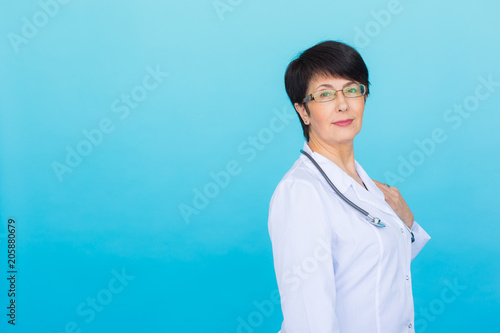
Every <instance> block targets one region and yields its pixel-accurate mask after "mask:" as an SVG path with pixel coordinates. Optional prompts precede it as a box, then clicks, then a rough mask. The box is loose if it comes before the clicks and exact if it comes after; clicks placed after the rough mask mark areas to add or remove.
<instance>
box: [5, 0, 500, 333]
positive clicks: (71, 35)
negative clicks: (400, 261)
mask: <svg viewBox="0 0 500 333" xmlns="http://www.w3.org/2000/svg"><path fill="white" fill-rule="evenodd" d="M43 4H46V5H43ZM43 7H44V8H45V12H47V13H48V14H44V12H43V11H44V9H43ZM57 7H58V8H57ZM391 10H392V12H391ZM499 10H500V5H499V3H498V2H495V1H492V0H490V1H479V2H477V3H476V4H472V3H469V2H457V1H450V0H447V1H439V2H431V1H429V0H421V1H409V0H401V1H400V2H397V1H396V2H394V1H386V0H383V1H379V0H377V1H361V0H360V1H357V2H356V3H353V2H334V1H273V2H269V1H262V0H252V1H248V0H222V1H210V0H206V1H158V0H156V1H154V0H146V1H140V2H139V1H137V2H136V1H112V2H102V1H77V0H73V1H68V3H66V4H59V5H58V6H54V1H51V0H42V1H41V2H40V3H39V2H37V1H34V0H28V1H22V2H11V1H9V2H2V4H1V5H0V22H1V24H0V36H1V37H2V38H1V39H0V43H1V46H0V53H1V54H0V57H1V59H2V66H0V78H1V80H0V117H1V118H0V135H1V141H0V144H1V146H0V191H1V192H0V195H1V203H0V218H1V221H2V223H1V226H2V229H1V230H0V237H1V238H0V239H1V241H0V247H1V249H2V250H1V251H0V253H2V255H1V258H2V259H1V260H0V263H1V264H0V267H1V276H2V278H1V281H2V282H1V283H0V288H1V289H0V295H2V297H1V298H0V300H1V302H2V304H1V306H0V308H1V309H3V310H2V311H1V312H2V313H1V316H0V318H2V320H1V323H0V326H1V327H2V331H5V332H10V331H18V332H53V333H56V332H57V333H59V332H78V330H81V332H109V331H111V332H227V333H229V332H277V331H278V330H279V328H280V325H281V320H282V314H281V310H280V308H279V305H276V304H275V303H272V304H274V305H273V306H270V305H269V304H271V303H270V302H271V301H272V300H273V297H272V295H273V291H275V290H276V288H277V285H276V278H275V276H274V269H273V261H272V252H271V243H270V240H269V236H268V231H267V214H268V207H269V200H270V198H271V195H272V193H273V191H274V188H275V187H276V185H277V184H278V182H279V180H280V179H281V177H282V176H283V175H284V174H285V172H286V171H287V170H288V169H289V168H290V167H291V165H292V163H293V162H294V161H295V160H296V159H297V158H298V156H299V149H300V148H302V144H303V137H302V132H301V128H300V124H299V121H298V119H297V118H296V116H295V115H294V111H293V109H292V106H291V104H290V103H289V101H288V99H287V96H286V93H285V90H284V85H283V75H284V71H285V69H286V66H287V65H288V63H289V62H290V61H291V60H292V59H293V58H294V57H295V56H296V55H297V54H298V52H300V51H302V50H304V49H306V48H308V47H310V46H312V45H314V44H315V43H317V42H319V41H322V40H326V39H334V40H340V41H344V42H346V43H349V44H350V45H352V46H354V47H356V48H357V49H358V50H359V51H360V53H361V54H362V56H363V58H364V60H365V62H366V63H367V65H368V68H369V70H370V80H371V83H372V86H371V95H370V97H369V98H368V101H367V104H366V108H365V118H364V123H363V129H362V131H361V133H360V134H359V135H358V136H357V137H356V139H355V157H356V159H357V160H358V161H359V162H360V163H361V165H362V166H363V167H364V168H365V170H366V171H367V172H368V174H369V175H370V176H371V177H372V178H373V179H376V180H379V181H383V182H386V181H387V182H390V183H391V184H392V185H395V186H397V187H398V188H399V189H400V191H401V192H402V194H403V196H404V198H405V199H406V201H407V203H408V204H409V205H410V207H411V209H412V211H413V212H414V214H415V218H416V220H417V221H418V222H419V223H420V224H421V225H422V226H423V227H424V228H425V230H426V231H427V232H428V233H429V234H430V235H431V236H432V239H431V241H430V242H429V243H428V244H427V245H426V246H425V248H424V249H423V251H422V252H421V253H420V254H419V255H418V257H417V258H416V259H415V260H414V261H413V263H412V273H413V292H414V302H415V313H416V322H415V325H416V328H417V332H424V331H425V332H470V331H480V332H487V331H494V330H496V329H497V327H498V323H497V320H496V316H497V314H498V311H499V310H500V304H499V303H500V288H499V286H500V283H499V282H500V261H499V260H498V258H499V254H500V242H498V240H497V239H498V235H499V231H500V230H499V227H498V225H499V224H498V221H497V219H498V217H497V216H496V215H497V214H496V213H495V209H496V208H497V206H498V201H499V195H498V186H500V176H499V174H500V173H499V167H498V162H499V149H498V143H499V142H500V134H499V131H498V123H499V121H500V115H499V112H498V111H499V110H498V107H499V102H500V87H499V86H498V82H500V69H499V67H498V58H499V51H500V39H499V38H498V36H497V31H498V30H499V28H500V24H499V20H498V12H499ZM49 14H50V15H49ZM387 14H390V16H389V15H387ZM30 24H33V27H34V29H33V27H31V28H32V29H31V30H30V29H29V28H30V27H29V26H30ZM35 24H36V25H35ZM23 32H24V35H23ZM148 70H149V71H155V70H156V71H159V72H161V74H160V76H159V77H157V80H156V81H155V80H154V78H153V77H152V76H149V77H148V76H147V75H148V73H149V72H148ZM165 73H168V74H165ZM145 77H146V85H147V86H148V87H149V88H151V87H152V86H153V85H154V86H155V88H154V89H153V88H151V89H150V90H145V89H144V87H143V80H144V78H145ZM481 78H483V79H484V80H488V78H489V79H490V80H492V81H494V82H496V83H497V85H496V86H494V85H493V86H490V89H491V90H488V89H487V87H486V86H485V85H484V84H482V83H481V82H482V81H481ZM155 83H156V84H155ZM480 85H482V87H481V88H478V89H480V92H481V93H482V94H483V95H481V96H483V98H482V100H479V99H477V98H475V97H474V96H475V93H476V88H477V87H478V86H480ZM132 93H135V96H136V97H137V98H138V99H140V101H139V102H137V105H135V104H134V105H135V106H134V107H133V108H132V107H131V106H128V107H127V106H126V104H124V102H122V101H121V98H122V95H131V94H132ZM485 94H486V95H487V96H485ZM471 96H472V97H471ZM476 102H477V104H474V103H476ZM114 103H115V104H114ZM467 103H469V104H467ZM454 104H457V105H458V106H459V107H460V105H462V108H463V107H464V106H463V105H466V106H467V105H468V106H467V107H468V108H469V109H472V111H470V112H469V111H467V112H464V113H463V115H460V114H459V113H456V112H455V111H453V107H454ZM113 105H114V107H113ZM131 105H132V104H131ZM118 107H121V109H118ZM126 112H128V113H126ZM277 114H281V118H277ZM274 118H276V119H275V120H273V119H274ZM277 119H279V121H278V120H277ZM102 121H104V122H105V123H106V122H108V123H107V125H106V126H104V128H105V129H107V130H108V133H104V132H102V130H101V133H102V137H100V136H99V135H98V134H96V136H95V142H97V143H98V144H96V145H90V146H89V145H88V143H87V144H86V143H84V142H85V141H86V140H87V142H88V139H86V137H85V135H84V134H83V133H82V131H85V130H86V131H92V130H95V129H97V128H99V124H100V123H101V122H102ZM274 121H276V124H279V126H280V127H279V130H276V128H275V127H273V128H274V129H275V130H273V129H271V127H270V126H271V125H270V124H271V122H274ZM111 128H112V129H111ZM435 130H437V131H440V132H441V137H442V138H443V137H445V138H446V139H442V140H441V142H434V143H433V144H431V143H429V140H433V139H432V132H433V131H435ZM91 133H97V132H95V131H94V132H91ZM252 137H254V138H257V139H256V140H258V144H257V146H258V147H259V149H257V148H252V146H251V140H252ZM415 140H417V141H418V142H427V143H428V146H427V151H424V150H425V149H423V148H419V145H418V144H417V143H416V142H415ZM426 140H427V141H426ZM78 145H80V150H81V151H83V152H85V154H87V156H80V158H81V160H80V161H79V163H76V162H75V163H74V164H73V165H76V166H75V167H71V168H69V169H71V172H69V171H68V170H67V169H64V170H65V171H67V172H64V173H63V174H62V175H61V172H59V176H58V172H56V171H55V169H54V163H55V162H56V163H60V165H62V164H65V165H67V163H66V158H67V155H68V154H69V153H68V149H70V150H71V149H73V150H76V149H77V147H78ZM68 147H69V148H68ZM405 161H406V162H405ZM228 163H229V164H230V165H231V163H232V168H233V169H232V171H233V174H230V175H229V177H226V178H224V177H223V176H220V175H221V173H220V172H221V171H222V170H225V169H226V167H227V165H228ZM408 163H409V165H410V166H408ZM404 164H405V165H406V168H407V169H404V167H403V165H404ZM404 170H406V171H404ZM214 174H219V177H222V178H220V179H219V182H220V184H221V185H217V186H215V187H214V184H216V183H215V182H214V180H213V175H214ZM211 175H212V176H211ZM394 175H396V176H398V177H399V178H398V179H397V180H395V179H393V178H391V177H393V176H394ZM211 183H212V185H210V184H211ZM207 186H208V189H207ZM205 190H207V191H208V193H209V195H210V196H211V197H210V198H207V197H205V200H203V199H200V198H199V197H198V201H197V206H198V208H196V207H195V206H194V205H195V204H194V203H193V200H196V198H197V197H196V193H197V192H196V191H201V192H202V193H203V191H205ZM187 206H189V207H191V209H192V210H191V211H190V212H191V213H192V214H191V215H190V214H187V215H189V216H188V217H186V214H185V215H184V216H183V214H182V210H183V209H186V207H187ZM183 207H184V208H183ZM9 217H14V218H15V219H16V221H17V222H16V225H17V229H16V230H17V231H16V236H17V267H16V268H17V270H18V274H17V281H16V283H17V285H16V288H17V295H16V296H17V297H16V304H17V309H16V310H17V318H16V322H17V325H16V326H15V327H12V326H11V325H8V324H7V317H6V315H5V314H6V306H7V302H8V298H7V297H6V295H7V289H8V284H7V280H6V276H7V273H6V271H7V265H6V264H7V254H6V249H7V243H6V240H7V238H6V237H7V219H8V218H9ZM123 272H125V275H126V276H127V277H128V280H127V281H126V282H124V283H122V284H121V286H122V287H123V288H120V292H116V293H115V292H113V293H110V291H109V290H111V289H110V287H109V286H110V283H111V284H114V286H115V288H114V289H113V290H115V289H116V288H117V287H118V286H120V283H119V281H118V280H116V278H115V275H114V274H118V273H123ZM447 281H448V282H449V283H451V284H458V285H460V286H462V287H460V288H459V289H456V290H455V291H454V292H453V290H451V289H450V287H449V283H448V282H447ZM115 291H116V290H115ZM443 293H444V294H445V295H447V296H448V297H449V296H450V295H451V296H453V295H454V296H455V297H453V300H452V301H450V300H449V298H446V299H444V298H443V296H442V295H443ZM110 295H111V297H112V299H110V298H109V296H110ZM96 297H97V299H98V300H99V299H100V300H101V301H100V302H101V305H102V307H101V308H100V311H97V310H96V311H94V316H93V317H92V318H91V315H90V314H89V312H87V315H82V314H81V313H79V312H78V310H77V308H78V306H80V305H81V306H83V307H84V308H85V309H86V310H87V311H90V312H92V311H91V310H89V309H91V307H90V306H89V305H88V304H89V303H87V302H89V299H92V298H96ZM99 297H100V298H99ZM445 300H446V301H445ZM104 303H105V304H104ZM103 304H104V305H103ZM259 304H260V305H259ZM262 304H266V305H267V308H265V307H264V308H262V306H263V305H262ZM273 307H274V308H273Z"/></svg>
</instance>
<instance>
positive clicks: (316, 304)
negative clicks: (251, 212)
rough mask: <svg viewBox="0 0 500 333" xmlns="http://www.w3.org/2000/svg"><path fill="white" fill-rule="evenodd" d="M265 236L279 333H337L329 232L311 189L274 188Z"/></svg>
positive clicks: (290, 184) (299, 185) (298, 185)
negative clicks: (278, 306) (279, 313)
mask: <svg viewBox="0 0 500 333" xmlns="http://www.w3.org/2000/svg"><path fill="white" fill-rule="evenodd" d="M269 234H270V237H271V241H272V246H273V257H274V267H275V271H276V278H277V281H278V288H279V292H280V297H281V308H282V311H283V317H284V321H283V326H282V331H281V332H286V333H338V332H339V325H338V321H337V317H336V314H335V306H336V299H335V298H336V292H335V272H334V267H333V261H332V251H331V230H330V226H329V223H328V221H327V216H326V214H325V208H324V206H323V202H322V199H321V197H320V195H319V194H318V192H317V190H316V189H315V188H314V187H313V185H312V184H310V183H308V182H306V181H303V180H296V181H285V182H282V183H280V184H279V185H278V187H277V188H276V191H275V192H274V195H273V198H272V199H271V204H270V208H269Z"/></svg>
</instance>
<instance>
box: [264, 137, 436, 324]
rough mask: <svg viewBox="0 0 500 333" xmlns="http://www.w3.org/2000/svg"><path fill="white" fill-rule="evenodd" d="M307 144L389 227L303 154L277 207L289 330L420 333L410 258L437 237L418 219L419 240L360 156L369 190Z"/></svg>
mask: <svg viewBox="0 0 500 333" xmlns="http://www.w3.org/2000/svg"><path fill="white" fill-rule="evenodd" d="M303 149H304V151H305V152H307V153H309V154H310V155H311V156H312V157H313V158H314V159H315V160H316V162H317V163H318V164H319V165H320V166H321V167H322V168H323V170H324V171H325V173H326V174H327V175H328V177H329V178H330V180H331V181H332V182H333V183H334V184H335V185H336V186H337V188H338V189H339V190H340V191H341V192H342V193H343V194H344V195H345V196H346V197H347V198H349V199H350V200H351V201H353V202H354V203H355V204H357V205H358V206H360V207H361V208H363V209H364V210H366V211H368V213H370V214H371V215H372V216H375V217H378V218H380V219H381V221H382V222H383V223H384V224H385V225H386V227H385V228H380V227H376V226H373V225H371V224H370V223H369V222H367V218H366V217H365V216H364V215H363V214H361V213H360V212H358V211H357V210H356V209H354V208H353V207H351V206H349V205H348V204H347V203H346V202H345V201H343V200H342V199H341V198H340V197H339V196H338V195H337V194H336V193H335V192H334V191H333V190H332V188H331V187H330V186H329V185H328V183H327V182H326V181H325V179H324V178H323V176H322V175H321V174H320V173H319V171H318V170H317V169H316V167H315V166H314V165H313V164H312V162H311V161H310V160H309V159H308V158H307V156H305V155H303V154H301V155H300V157H299V159H298V160H297V161H296V162H295V163H294V165H293V166H292V168H291V169H290V170H289V171H288V172H287V173H286V175H285V176H284V177H283V179H282V180H281V182H280V183H279V184H278V186H277V188H276V190H275V192H274V194H273V197H272V199H271V203H270V208H269V234H270V237H271V241H272V246H273V256H274V267H275V271H276V278H277V281H278V288H279V292H280V297H281V307H282V311H283V317H284V320H283V324H282V327H281V333H309V332H310V333H339V332H341V333H371V332H377V333H396V332H398V333H399V332H414V311H413V296H412V288H411V273H410V263H411V261H412V260H413V258H415V256H416V255H417V253H418V252H420V250H421V249H422V248H423V246H424V245H425V244H426V243H427V241H428V240H429V239H430V237H429V235H428V234H427V233H426V232H425V231H424V230H423V229H422V228H421V227H420V226H419V225H418V223H417V222H414V223H413V226H412V228H411V230H412V231H413V233H414V235H415V242H414V243H411V235H410V233H409V231H408V229H407V228H406V227H405V226H404V222H403V221H402V220H401V219H399V217H398V216H397V215H396V213H395V212H394V211H393V209H392V208H391V207H390V206H389V204H387V202H386V201H385V199H384V194H383V192H382V191H381V190H380V189H379V188H378V187H377V186H376V185H375V183H374V182H373V181H372V180H371V179H370V177H369V176H368V175H367V174H366V172H365V171H364V170H363V168H362V167H361V165H359V163H358V162H357V161H355V167H356V171H357V173H358V175H359V176H360V177H361V179H362V180H363V182H364V183H365V185H366V187H367V188H368V191H367V190H366V189H365V188H364V187H363V186H362V185H360V184H359V183H358V182H356V181H355V180H354V179H353V178H352V177H350V176H349V175H347V174H346V173H345V172H344V171H343V170H342V169H341V168H340V167H339V166H337V165H336V164H335V163H333V162H332V161H330V160H329V159H327V158H326V157H324V156H322V155H320V154H318V153H316V152H312V151H311V149H310V148H309V146H308V144H307V142H305V143H304V147H303Z"/></svg>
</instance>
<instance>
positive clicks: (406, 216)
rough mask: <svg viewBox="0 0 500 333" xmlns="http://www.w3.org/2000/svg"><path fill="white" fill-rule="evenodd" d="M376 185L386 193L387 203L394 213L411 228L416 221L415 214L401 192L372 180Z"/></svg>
mask: <svg viewBox="0 0 500 333" xmlns="http://www.w3.org/2000/svg"><path fill="white" fill-rule="evenodd" d="M372 180H373V182H374V183H375V185H377V187H378V188H379V189H380V190H381V191H382V192H383V193H384V196H385V201H387V203H388V204H389V206H391V208H392V209H393V210H394V212H395V213H396V214H397V215H398V216H399V218H400V219H401V220H402V221H403V222H404V223H405V224H406V225H407V226H408V228H411V226H412V225H413V221H414V218H415V217H414V216H413V213H412V212H411V210H410V207H408V205H407V204H406V201H405V199H403V197H402V196H401V193H399V190H398V189H397V188H396V187H393V186H388V185H386V184H384V183H381V182H378V181H376V180H374V179H372Z"/></svg>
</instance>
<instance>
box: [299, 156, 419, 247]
mask: <svg viewBox="0 0 500 333" xmlns="http://www.w3.org/2000/svg"><path fill="white" fill-rule="evenodd" d="M300 152H301V153H302V154H304V155H306V156H307V157H308V158H309V159H310V160H311V162H312V163H313V164H314V165H315V166H316V168H318V170H319V172H320V173H321V174H322V175H323V177H324V178H325V180H326V182H327V183H328V184H329V185H330V187H331V188H332V189H333V190H334V191H335V193H337V194H338V195H339V197H341V198H342V199H343V200H344V201H345V202H347V203H348V204H349V205H351V207H353V208H354V209H356V210H357V211H359V212H360V213H361V214H363V215H364V216H366V217H367V218H368V222H369V223H370V224H372V225H374V226H376V227H380V228H384V227H385V224H384V223H382V221H380V219H379V218H378V217H374V216H371V215H370V214H369V213H368V212H367V211H366V210H364V209H363V208H361V207H359V206H358V205H356V204H355V203H354V202H352V201H351V200H349V199H348V198H347V197H346V196H345V195H343V194H342V192H340V191H339V190H338V189H337V187H336V186H335V185H333V183H332V181H331V180H330V178H328V176H327V175H326V173H325V172H324V171H323V169H322V168H321V167H320V166H319V164H318V163H317V162H316V161H315V160H314V158H312V157H311V155H309V154H308V153H306V152H305V151H303V150H302V149H301V150H300ZM403 224H404V225H405V227H406V229H408V231H409V232H410V234H411V242H412V243H413V242H414V241H415V236H414V235H413V232H412V231H411V230H410V228H408V226H407V225H406V224H405V223H403Z"/></svg>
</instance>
